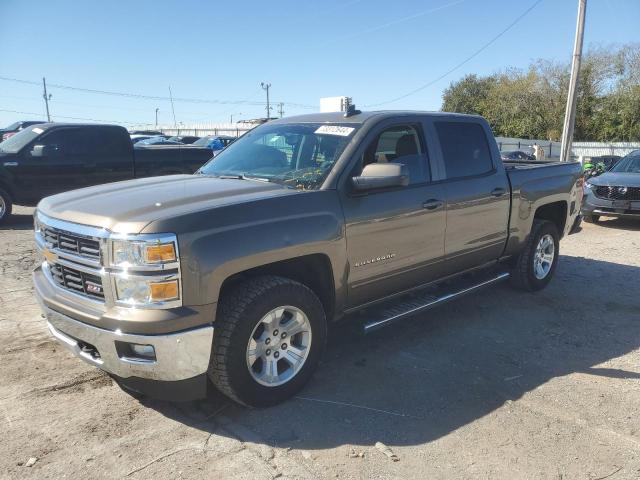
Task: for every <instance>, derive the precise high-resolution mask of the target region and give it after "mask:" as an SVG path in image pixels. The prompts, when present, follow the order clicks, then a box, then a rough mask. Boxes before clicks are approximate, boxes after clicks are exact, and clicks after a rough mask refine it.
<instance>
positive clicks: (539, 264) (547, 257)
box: [533, 233, 556, 280]
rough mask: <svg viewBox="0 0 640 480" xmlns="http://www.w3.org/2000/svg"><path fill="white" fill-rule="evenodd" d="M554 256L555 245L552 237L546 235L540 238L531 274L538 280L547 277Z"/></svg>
mask: <svg viewBox="0 0 640 480" xmlns="http://www.w3.org/2000/svg"><path fill="white" fill-rule="evenodd" d="M555 256H556V245H555V243H554V241H553V236H552V235H550V234H548V233H547V234H545V235H543V236H542V237H540V241H539V242H538V246H537V247H536V252H535V254H534V256H533V273H534V275H535V276H536V278H537V279H538V280H542V279H543V278H545V277H546V276H547V275H549V272H550V271H551V266H552V265H553V259H554V258H555Z"/></svg>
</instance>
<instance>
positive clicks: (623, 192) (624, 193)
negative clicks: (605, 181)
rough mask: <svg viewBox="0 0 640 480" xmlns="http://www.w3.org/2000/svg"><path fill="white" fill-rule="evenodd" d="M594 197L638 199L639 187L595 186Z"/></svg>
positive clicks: (639, 195)
mask: <svg viewBox="0 0 640 480" xmlns="http://www.w3.org/2000/svg"><path fill="white" fill-rule="evenodd" d="M595 194H596V197H600V198H606V199H608V200H640V187H622V186H604V185H601V186H597V187H596V188H595Z"/></svg>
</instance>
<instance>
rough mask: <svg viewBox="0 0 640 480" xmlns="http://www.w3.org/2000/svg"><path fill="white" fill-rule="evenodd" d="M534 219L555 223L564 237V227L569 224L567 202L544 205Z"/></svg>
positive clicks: (537, 211)
mask: <svg viewBox="0 0 640 480" xmlns="http://www.w3.org/2000/svg"><path fill="white" fill-rule="evenodd" d="M534 218H537V219H540V220H548V221H550V222H552V223H554V224H555V226H556V227H557V228H558V233H559V235H560V236H561V237H562V235H563V234H564V227H565V225H566V224H567V202H562V201H560V202H553V203H549V204H547V205H543V206H541V207H539V208H538V209H537V210H536V213H535V215H534Z"/></svg>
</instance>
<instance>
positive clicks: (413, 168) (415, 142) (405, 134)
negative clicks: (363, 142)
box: [355, 125, 430, 185]
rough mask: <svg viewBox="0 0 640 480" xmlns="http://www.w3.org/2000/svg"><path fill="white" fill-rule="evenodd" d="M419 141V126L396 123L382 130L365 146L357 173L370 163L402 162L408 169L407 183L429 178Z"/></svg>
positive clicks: (415, 182) (420, 181)
mask: <svg viewBox="0 0 640 480" xmlns="http://www.w3.org/2000/svg"><path fill="white" fill-rule="evenodd" d="M422 145H423V144H422V142H421V141H420V134H419V127H417V126H412V125H398V126H393V127H390V128H387V129H386V130H384V131H382V132H381V133H380V134H379V135H378V136H377V137H376V138H375V139H374V140H373V141H372V142H371V143H370V144H369V145H368V146H367V148H366V150H365V151H364V154H363V155H362V163H361V165H360V166H359V167H357V168H356V172H355V175H359V173H360V172H361V171H362V168H364V167H365V166H366V165H369V164H371V163H388V162H393V163H402V164H403V165H406V166H407V168H408V169H409V184H410V185H415V184H417V183H424V182H427V181H428V180H429V177H430V175H429V169H428V163H427V156H426V154H425V152H424V149H423V147H422Z"/></svg>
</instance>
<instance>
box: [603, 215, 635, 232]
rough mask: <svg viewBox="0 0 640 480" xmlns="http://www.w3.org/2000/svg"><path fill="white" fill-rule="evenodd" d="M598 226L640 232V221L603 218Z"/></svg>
mask: <svg viewBox="0 0 640 480" xmlns="http://www.w3.org/2000/svg"><path fill="white" fill-rule="evenodd" d="M596 225H597V226H598V227H605V228H615V229H618V230H628V231H630V232H638V231H640V219H631V218H606V217H601V218H600V220H599V221H598V223H597V224H596Z"/></svg>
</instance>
